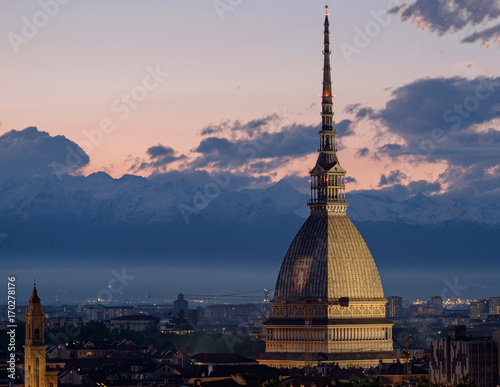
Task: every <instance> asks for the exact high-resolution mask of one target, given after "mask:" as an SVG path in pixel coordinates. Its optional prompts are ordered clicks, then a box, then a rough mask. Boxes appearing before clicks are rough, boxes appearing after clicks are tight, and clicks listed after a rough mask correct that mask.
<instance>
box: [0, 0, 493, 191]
mask: <svg viewBox="0 0 500 387" xmlns="http://www.w3.org/2000/svg"><path fill="white" fill-rule="evenodd" d="M54 1H55V0H54ZM226 3H227V2H226ZM330 3H332V2H330ZM367 3H368V2H355V3H354V2H340V1H337V2H334V3H333V4H331V5H332V7H331V8H330V9H331V11H330V13H331V24H332V30H331V41H332V68H333V74H332V78H333V87H334V93H335V96H336V98H335V100H334V110H335V112H336V115H335V119H336V120H337V121H340V120H342V119H345V118H352V116H350V115H349V114H347V113H345V112H344V108H345V107H346V106H348V105H350V104H354V103H361V104H362V105H368V106H371V107H373V108H381V107H383V106H384V105H385V103H386V101H387V100H388V99H389V97H390V92H391V88H392V89H394V88H396V87H399V86H403V85H405V84H408V83H410V82H412V81H414V80H416V79H419V78H425V77H437V76H444V77H451V76H456V75H460V76H466V77H473V76H476V75H496V76H498V75H499V72H500V71H499V69H498V59H499V57H498V48H491V49H490V50H485V49H484V48H482V47H481V45H480V44H469V45H464V44H461V43H460V42H459V39H457V37H456V36H453V35H449V36H448V35H445V36H438V35H436V34H432V33H427V32H425V31H424V32H422V31H419V30H418V29H417V28H416V27H415V26H414V25H413V24H411V23H402V22H401V21H400V20H399V19H398V18H397V17H396V16H392V17H391V18H390V19H387V18H388V16H387V15H384V16H380V17H382V18H383V19H380V20H379V19H378V17H377V16H374V15H376V14H380V15H382V13H381V11H384V10H386V9H387V4H388V2H387V1H385V0H384V1H378V0H377V1H370V2H369V4H367ZM214 4H216V2H201V3H200V2H195V1H186V0H183V1H172V2H161V1H151V2H148V3H147V6H146V5H145V4H144V3H142V2H139V1H135V2H134V1H129V0H126V1H123V0H122V1H110V2H106V3H102V2H98V1H85V2H70V3H68V4H60V5H59V6H58V8H59V9H57V10H53V12H54V15H53V16H50V17H49V18H48V22H47V23H46V25H43V26H42V27H40V28H38V31H37V32H36V33H34V34H33V35H34V36H33V37H31V38H29V39H27V42H26V43H22V44H19V45H17V46H15V45H13V44H12V41H11V38H9V34H11V33H15V34H18V35H22V29H23V26H24V24H25V20H29V21H32V20H33V18H36V17H37V16H36V15H37V13H39V12H40V10H41V7H40V5H39V3H37V2H34V1H33V2H23V3H18V2H17V3H8V4H3V5H2V6H1V7H2V10H1V11H2V12H1V13H0V26H1V27H0V35H1V36H3V39H2V40H1V42H0V50H1V52H2V60H1V61H0V70H1V71H2V75H3V77H2V78H3V85H2V90H1V91H0V122H1V123H2V125H1V126H0V135H1V134H3V133H5V132H7V131H9V130H11V129H17V130H21V129H23V128H25V127H28V126H37V127H38V129H39V130H43V131H47V132H49V133H50V134H51V135H64V136H66V137H67V138H69V139H71V140H72V141H75V142H76V143H78V144H80V145H81V146H82V147H84V149H85V150H87V153H88V154H89V156H90V159H91V163H90V164H89V165H88V166H87V167H86V168H85V169H84V171H83V172H84V173H85V174H89V173H92V172H95V171H100V170H105V171H107V172H108V173H110V174H111V175H112V176H114V177H120V176H121V175H123V174H124V173H128V169H129V167H130V165H131V161H130V160H131V159H134V158H137V157H139V158H144V157H145V151H146V149H147V148H149V147H150V146H153V145H157V144H163V145H166V146H170V147H172V148H174V149H175V150H176V151H178V152H179V153H180V154H186V155H190V151H191V150H192V149H193V148H195V147H196V146H197V145H198V144H199V142H200V140H201V137H200V135H199V132H200V130H201V129H202V128H203V127H205V126H206V125H208V124H210V123H214V124H217V123H219V122H221V121H223V120H240V121H243V122H245V121H249V120H252V119H256V118H259V117H265V116H267V115H269V114H273V113H277V114H279V115H282V116H283V117H284V119H285V120H286V122H290V123H293V122H298V123H303V124H308V125H312V124H317V123H319V121H320V117H319V112H320V107H319V105H318V103H319V102H320V100H319V94H320V92H321V66H322V55H321V50H322V23H323V9H322V5H321V4H320V3H315V4H312V3H311V2H304V1H298V0H294V1H289V0H288V1H284V0H280V1H273V2H272V3H270V2H265V1H263V0H258V1H240V2H234V3H232V4H237V5H234V6H228V7H229V8H226V11H224V12H222V11H221V10H220V9H219V10H217V9H216V8H217V7H216V6H215V5H214ZM23 18H26V19H23ZM381 20H382V21H381ZM370 23H371V24H370ZM373 23H378V24H379V27H380V28H379V30H377V31H378V32H377V33H374V36H373V37H371V38H369V39H368V41H367V42H366V47H360V48H359V52H358V53H355V54H352V55H351V56H350V57H347V56H346V55H345V54H344V53H343V52H342V48H341V47H342V43H347V44H350V45H354V46H356V40H355V39H356V35H357V31H358V30H357V28H360V29H365V28H367V26H369V25H374V24H373ZM10 36H11V37H12V35H10ZM16 51H18V52H17V53H16ZM156 67H159V68H160V69H161V71H163V72H166V73H168V75H167V76H164V77H163V78H162V79H161V82H156V83H157V84H156V86H154V87H151V90H149V91H148V92H147V95H146V96H144V99H143V100H141V101H140V102H138V103H137V106H136V107H135V108H133V109H130V114H128V115H127V116H126V117H121V116H120V114H119V113H117V111H116V110H117V109H116V106H121V105H117V102H116V100H117V99H118V100H119V99H120V98H122V97H121V96H122V95H123V94H129V93H131V92H133V90H134V88H136V87H137V86H138V85H141V84H142V82H143V81H144V77H146V76H147V74H148V70H147V69H148V68H156ZM313 103H316V106H315V107H313V108H310V107H311V105H312V104H313ZM113 104H114V106H115V109H114V108H112V106H113ZM106 118H108V119H110V120H111V121H112V122H113V124H114V125H115V126H116V129H115V130H114V131H112V132H111V133H107V134H106V133H104V134H103V135H102V138H101V137H100V136H98V135H97V134H96V130H98V127H99V123H100V122H101V120H103V119H106ZM361 125H362V126H361V130H360V131H359V135H357V136H355V137H351V138H349V139H347V140H346V141H345V142H344V145H345V147H346V148H345V149H344V150H343V151H342V152H341V153H340V155H339V157H340V160H341V163H342V165H343V166H344V168H346V169H347V171H348V175H349V176H353V177H355V178H356V180H357V183H352V185H350V187H349V189H360V188H368V187H375V186H376V185H377V183H378V181H379V180H380V176H381V174H383V173H386V172H388V171H390V170H394V169H401V170H403V171H406V172H407V173H406V175H407V176H408V178H407V181H410V180H419V179H425V180H429V181H434V180H436V179H437V178H438V175H439V174H440V173H441V172H442V171H444V169H445V168H446V163H444V162H441V163H432V164H431V163H426V164H422V165H420V166H419V167H418V168H415V166H414V164H413V163H412V162H411V160H407V161H403V162H401V161H398V162H396V161H393V160H391V159H389V158H388V157H382V158H381V159H380V160H378V161H375V160H371V161H370V160H368V159H359V158H358V157H356V155H355V153H356V150H357V149H358V148H362V147H368V148H370V149H374V147H375V146H376V144H377V140H378V139H377V138H376V137H374V134H375V132H374V131H372V128H371V127H370V126H369V125H366V124H361ZM86 133H93V134H94V137H93V139H94V144H92V146H91V147H89V146H88V145H87V147H85V146H84V145H85V144H86V143H85V141H87V140H88V138H87V137H88V136H87V135H86ZM316 135H317V134H316V133H311V136H316ZM87 144H88V143H87ZM311 151H312V152H313V151H314V149H312V150H311ZM315 157H316V155H315V154H311V155H310V156H307V157H303V158H300V159H297V160H296V161H295V162H293V163H291V164H287V167H286V169H284V168H283V169H279V170H278V171H277V173H278V175H277V177H276V178H280V177H282V176H285V175H289V174H293V173H298V174H301V175H305V174H306V173H307V171H308V170H309V168H311V167H312V166H313V164H314V159H315Z"/></svg>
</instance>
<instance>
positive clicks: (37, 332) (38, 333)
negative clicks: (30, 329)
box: [33, 328, 40, 340]
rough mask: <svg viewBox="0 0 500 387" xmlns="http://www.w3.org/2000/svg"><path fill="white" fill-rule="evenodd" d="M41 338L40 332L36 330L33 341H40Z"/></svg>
mask: <svg viewBox="0 0 500 387" xmlns="http://www.w3.org/2000/svg"><path fill="white" fill-rule="evenodd" d="M39 338H40V331H39V330H38V328H35V335H34V337H33V339H35V340H38V339H39Z"/></svg>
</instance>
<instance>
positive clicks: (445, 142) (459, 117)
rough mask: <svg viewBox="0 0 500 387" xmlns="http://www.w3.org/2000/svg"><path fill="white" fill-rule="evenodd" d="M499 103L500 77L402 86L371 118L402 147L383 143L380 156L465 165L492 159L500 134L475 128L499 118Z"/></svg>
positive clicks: (445, 79)
mask: <svg viewBox="0 0 500 387" xmlns="http://www.w3.org/2000/svg"><path fill="white" fill-rule="evenodd" d="M499 101H500V77H497V78H484V77H480V78H476V79H466V78H460V77H454V78H434V79H420V80H417V81H414V82H412V83H410V84H408V85H405V86H402V87H399V88H397V89H396V90H394V91H393V93H392V98H391V99H390V100H389V101H388V102H387V104H386V106H385V108H383V109H381V110H379V111H376V112H374V114H373V115H372V117H371V119H375V120H378V121H379V122H380V123H382V124H383V125H384V126H385V127H386V128H387V129H388V131H389V132H390V133H392V134H396V135H398V136H399V137H401V138H402V140H403V141H404V144H396V143H388V144H384V145H382V146H380V147H379V152H382V153H386V154H388V155H390V156H391V157H397V156H398V155H404V154H407V155H408V154H412V155H419V156H422V157H424V158H426V159H428V160H431V161H434V160H452V161H453V162H454V163H463V164H470V163H473V162H475V161H479V160H481V159H484V158H488V157H490V156H489V155H490V154H491V153H494V152H497V151H498V150H500V149H499V147H500V132H499V131H498V130H496V129H494V128H490V129H489V130H487V131H484V130H481V131H479V130H476V128H477V126H478V125H484V124H486V125H487V124H488V123H490V122H491V121H492V120H494V119H497V118H500V103H499ZM485 147H488V148H490V149H486V148H485ZM455 156H456V157H455Z"/></svg>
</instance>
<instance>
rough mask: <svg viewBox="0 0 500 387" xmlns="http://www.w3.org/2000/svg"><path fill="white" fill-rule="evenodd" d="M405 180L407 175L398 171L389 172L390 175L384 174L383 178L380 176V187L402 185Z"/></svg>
mask: <svg viewBox="0 0 500 387" xmlns="http://www.w3.org/2000/svg"><path fill="white" fill-rule="evenodd" d="M404 179H406V174H405V173H403V172H402V171H400V170H399V169H398V170H396V171H391V172H389V174H388V175H385V174H383V175H382V176H380V181H379V183H378V186H379V187H382V186H384V185H393V184H396V183H400V182H401V180H404Z"/></svg>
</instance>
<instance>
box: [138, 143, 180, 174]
mask: <svg viewBox="0 0 500 387" xmlns="http://www.w3.org/2000/svg"><path fill="white" fill-rule="evenodd" d="M146 154H147V155H148V156H149V160H147V161H146V160H142V159H140V158H138V159H136V160H135V161H134V163H133V165H132V166H131V167H130V168H129V170H131V171H135V172H138V171H143V170H155V169H159V170H164V169H165V168H166V167H167V166H168V165H169V164H171V163H173V162H174V161H178V160H184V159H185V158H186V156H185V155H180V156H177V152H176V151H175V150H174V149H173V148H171V147H169V146H165V145H161V144H158V145H154V146H151V147H149V148H148V149H147V151H146Z"/></svg>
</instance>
